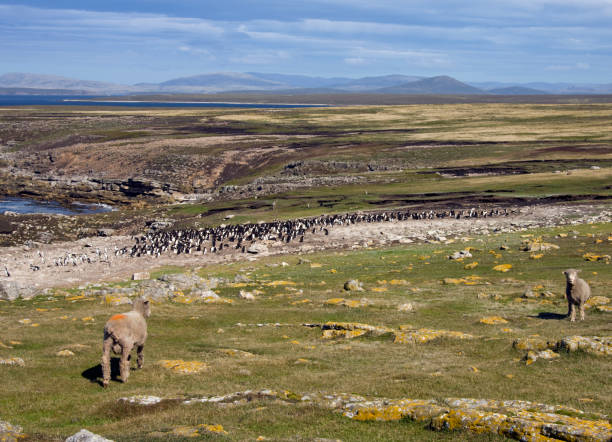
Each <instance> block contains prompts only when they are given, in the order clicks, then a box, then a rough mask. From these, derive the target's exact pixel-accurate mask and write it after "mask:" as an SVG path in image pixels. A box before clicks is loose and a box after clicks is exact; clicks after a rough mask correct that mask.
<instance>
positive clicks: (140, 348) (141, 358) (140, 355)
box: [136, 344, 144, 368]
mask: <svg viewBox="0 0 612 442" xmlns="http://www.w3.org/2000/svg"><path fill="white" fill-rule="evenodd" d="M143 350H144V344H143V345H139V346H138V347H136V351H137V352H138V368H142V365H143V364H144V353H143Z"/></svg>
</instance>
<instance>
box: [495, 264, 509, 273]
mask: <svg viewBox="0 0 612 442" xmlns="http://www.w3.org/2000/svg"><path fill="white" fill-rule="evenodd" d="M511 268H512V264H499V265H496V266H495V267H493V270H495V271H496V272H503V273H505V272H509V271H510V269H511Z"/></svg>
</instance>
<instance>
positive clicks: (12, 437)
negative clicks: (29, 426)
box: [0, 419, 26, 442]
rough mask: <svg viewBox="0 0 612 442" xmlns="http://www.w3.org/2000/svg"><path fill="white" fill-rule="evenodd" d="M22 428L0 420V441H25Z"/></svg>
mask: <svg viewBox="0 0 612 442" xmlns="http://www.w3.org/2000/svg"><path fill="white" fill-rule="evenodd" d="M25 437H26V435H25V434H23V428H21V427H20V426H19V425H13V424H10V423H8V422H6V421H3V420H1V419H0V440H1V441H7V442H14V441H15V442H16V441H18V440H23V439H25Z"/></svg>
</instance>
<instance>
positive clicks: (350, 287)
mask: <svg viewBox="0 0 612 442" xmlns="http://www.w3.org/2000/svg"><path fill="white" fill-rule="evenodd" d="M344 290H346V291H356V292H362V291H363V284H362V283H361V282H359V280H357V279H350V280H348V281H346V282H345V283H344Z"/></svg>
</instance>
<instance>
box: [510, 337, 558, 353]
mask: <svg viewBox="0 0 612 442" xmlns="http://www.w3.org/2000/svg"><path fill="white" fill-rule="evenodd" d="M512 347H513V348H514V349H516V350H528V351H539V350H546V349H547V348H548V347H549V344H548V342H546V341H545V340H544V339H541V338H518V339H515V340H514V342H512Z"/></svg>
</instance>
